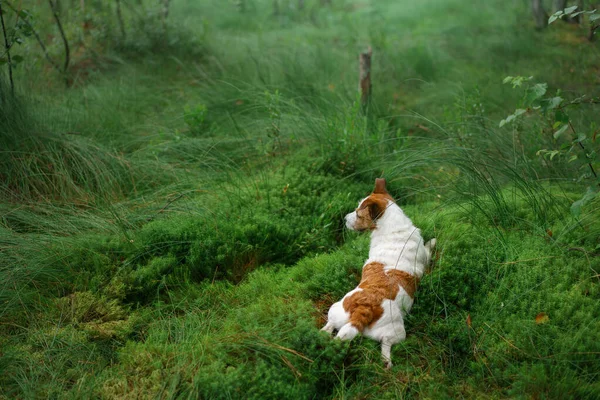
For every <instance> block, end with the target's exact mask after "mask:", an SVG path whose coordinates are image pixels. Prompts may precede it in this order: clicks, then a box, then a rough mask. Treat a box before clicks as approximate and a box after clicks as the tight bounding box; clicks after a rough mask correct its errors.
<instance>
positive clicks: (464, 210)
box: [0, 0, 600, 399]
mask: <svg viewBox="0 0 600 400" xmlns="http://www.w3.org/2000/svg"><path fill="white" fill-rule="evenodd" d="M154 3H155V2H152V4H154ZM241 3H244V4H246V7H245V8H244V7H241V8H236V4H234V3H233V2H231V3H230V2H227V3H223V4H221V3H218V4H217V2H208V1H205V2H202V1H200V2H197V1H180V2H173V4H172V10H171V13H170V16H169V18H170V21H171V22H170V23H169V25H168V31H166V32H165V31H164V28H163V26H162V25H161V24H155V23H154V22H155V21H154V20H153V19H152V18H154V17H155V16H156V15H155V14H153V12H154V11H153V10H154V9H153V8H152V6H151V5H150V2H146V3H144V4H146V6H147V7H148V8H147V10H148V16H147V18H148V19H147V20H144V21H146V22H145V23H143V24H142V23H139V21H138V19H137V18H138V17H139V15H137V14H134V13H131V14H130V13H129V12H128V13H126V14H125V18H126V19H125V22H126V27H127V29H128V32H129V34H128V35H127V37H126V38H122V37H120V36H119V33H118V32H119V31H118V29H117V27H116V25H111V24H110V23H106V21H107V19H106V15H109V14H106V15H105V14H103V13H110V9H108V8H103V7H104V6H98V7H99V8H98V9H97V10H96V14H92V15H91V16H88V17H86V18H91V20H93V21H94V25H93V26H94V28H93V32H92V33H90V34H87V33H86V35H88V36H86V35H83V36H78V35H80V32H79V30H80V29H81V26H80V24H78V23H77V22H76V21H78V19H77V18H80V17H81V14H80V13H81V10H80V9H78V8H77V7H75V8H72V9H71V8H69V10H64V11H63V12H64V13H65V14H64V15H65V19H66V22H67V23H66V24H65V25H66V29H67V32H68V33H69V34H70V35H72V37H78V38H79V39H78V40H77V41H75V42H76V44H77V49H78V50H77V51H76V52H74V54H76V56H75V57H74V64H73V70H72V76H71V78H72V82H71V84H72V85H71V86H70V87H69V88H64V87H63V80H62V79H61V77H60V76H57V75H56V73H55V72H54V71H52V70H50V69H47V68H45V67H43V60H42V58H41V57H40V55H39V53H37V52H36V51H37V50H36V47H35V43H33V42H32V43H26V44H24V45H23V50H22V51H23V52H24V54H27V55H29V58H28V59H27V60H29V62H25V63H23V64H22V65H21V66H20V67H19V69H18V70H17V71H16V72H15V80H16V82H17V93H18V96H17V99H16V100H10V99H8V98H6V97H5V98H3V99H2V101H3V103H2V106H3V107H2V109H1V110H0V114H1V116H2V122H0V127H1V128H2V133H1V134H0V145H1V146H2V149H3V150H1V151H2V154H3V156H2V158H1V159H0V178H1V179H0V281H1V283H0V317H1V322H0V333H1V335H0V349H1V350H0V371H1V373H0V388H1V389H0V390H1V391H0V396H4V397H6V398H260V399H264V398H278V399H279V398H373V399H385V398H390V399H391V398H578V399H579V398H589V399H594V398H597V397H598V396H599V395H600V386H599V384H598V381H600V380H599V376H598V375H599V374H600V307H598V305H599V300H600V276H599V274H600V263H598V261H597V258H598V255H599V250H600V248H599V240H600V223H599V222H600V214H599V213H600V211H599V210H600V209H599V208H598V205H599V203H598V200H597V199H596V200H595V201H592V202H590V203H588V204H586V205H585V206H584V207H583V209H582V213H581V215H579V216H577V217H576V216H574V215H573V214H572V213H571V211H570V206H571V204H572V203H573V202H574V201H575V200H577V199H579V198H581V196H582V194H583V193H585V190H586V186H588V185H589V183H587V182H586V181H583V182H579V183H578V182H576V180H577V178H578V177H579V176H580V175H581V172H582V171H584V170H586V168H588V166H587V165H586V163H585V162H583V161H576V162H572V163H569V162H567V161H566V160H560V159H556V160H553V162H549V161H548V160H545V159H543V158H540V157H538V156H536V152H537V150H540V149H543V148H552V147H557V146H560V144H561V142H557V141H555V140H554V138H553V137H552V131H550V132H548V128H547V127H545V126H544V123H543V122H542V121H541V120H539V119H536V118H534V117H527V118H525V119H524V120H523V122H522V123H520V124H519V125H516V126H513V127H510V128H503V129H498V128H497V126H498V122H499V120H500V119H502V118H505V117H506V115H508V114H510V113H512V112H513V111H514V109H515V107H516V103H517V101H518V97H519V94H518V93H517V92H515V91H513V90H511V89H510V88H509V87H508V86H506V85H502V79H503V78H504V76H506V75H525V76H529V75H534V76H535V77H536V80H537V81H541V82H548V83H549V86H550V87H551V88H552V89H556V88H563V89H564V90H565V91H566V92H568V95H571V94H572V96H573V97H577V96H578V95H579V94H584V93H585V94H588V95H590V96H593V95H598V85H597V84H598V67H597V65H598V60H600V53H599V51H598V50H599V49H598V45H597V44H591V43H588V42H586V41H585V40H584V39H580V38H581V37H583V36H584V35H585V32H584V30H583V29H580V28H578V27H575V26H571V25H567V24H564V25H556V26H553V27H552V28H551V29H548V30H547V31H544V32H537V31H535V30H534V29H533V23H532V22H531V21H530V17H529V14H528V10H527V7H526V6H525V5H524V4H521V3H506V2H501V1H487V2H476V4H475V5H474V4H473V3H472V2H466V1H464V0H446V1H442V0H424V1H421V2H409V1H377V2H374V1H371V2H369V1H366V2H354V1H335V0H334V1H333V2H331V3H332V4H331V5H327V4H325V5H323V4H322V3H327V2H321V1H316V0H315V1H308V0H307V1H306V2H304V3H305V8H303V9H299V8H298V7H297V3H296V2H291V1H290V2H287V1H280V2H279V3H280V8H279V10H278V13H277V14H276V15H274V13H273V11H274V10H273V9H272V7H273V2H271V1H246V2H240V4H241ZM238 6H239V4H238ZM31 8H32V12H33V13H34V14H35V15H36V16H37V18H38V20H39V21H41V22H40V25H39V27H40V31H41V32H44V33H45V34H49V33H48V32H51V30H52V26H51V25H50V23H49V21H50V20H48V21H46V20H44V18H47V17H48V15H47V14H45V11H44V8H43V5H42V4H41V3H40V4H37V3H36V4H35V5H33V6H32V7H31ZM67 8H68V7H67ZM88 12H89V9H88ZM44 21H45V22H44ZM140 21H141V20H140ZM153 21H154V22H153ZM113 22H114V21H113ZM45 24H48V26H46V25H45ZM103 24H104V25H103ZM367 45H371V46H372V47H373V51H374V59H373V62H374V66H373V87H374V97H373V103H372V104H371V106H370V109H369V113H368V114H367V115H365V114H364V113H361V110H360V106H359V105H358V104H357V101H356V100H357V97H356V93H355V91H356V83H357V82H356V79H357V71H356V68H357V67H356V64H357V62H356V56H357V54H358V52H359V51H361V50H363V49H364V47H366V46H367ZM49 50H50V52H51V54H53V55H59V54H60V43H59V42H58V41H53V42H52V43H51V44H50V46H49ZM2 89H3V93H6V90H5V89H6V83H4V82H3V83H2ZM573 122H574V123H575V124H576V125H577V126H578V127H583V128H582V129H584V130H589V132H590V133H593V130H594V129H595V128H594V127H595V126H597V124H598V123H599V122H600V121H598V117H597V113H596V112H595V111H594V110H593V109H591V108H590V109H587V108H582V109H581V110H580V111H579V112H577V113H574V114H573ZM582 159H584V158H583V157H582ZM594 165H595V164H594ZM596 168H597V169H598V166H597V165H596ZM379 176H383V177H385V178H386V179H387V180H388V186H389V190H390V192H391V193H392V195H393V196H394V197H395V198H396V199H397V200H398V203H399V204H400V205H401V206H402V207H403V209H404V210H405V212H406V213H407V214H408V215H409V216H410V217H411V218H412V219H413V221H414V223H415V224H416V225H417V226H418V227H420V228H421V229H422V231H423V234H424V236H425V237H426V238H427V239H429V238H432V237H436V238H437V240H438V242H437V243H438V248H437V250H436V254H435V261H434V262H433V265H432V266H431V270H430V271H429V272H428V273H427V274H426V275H425V277H424V279H423V280H422V282H421V285H420V288H419V291H418V293H417V296H416V301H415V306H414V307H413V310H412V312H411V314H410V315H409V316H408V318H407V322H406V324H407V328H408V336H407V340H406V341H404V342H402V343H401V344H398V345H396V346H395V347H394V349H393V352H392V358H393V360H394V363H395V365H394V367H393V368H392V369H391V370H389V371H388V370H385V369H384V368H383V364H382V363H381V362H380V351H379V348H378V344H377V343H375V342H372V341H369V340H366V339H364V340H363V339H360V338H359V339H357V340H355V341H353V342H352V343H342V342H339V341H335V340H331V339H330V338H329V337H327V335H325V334H324V333H322V332H320V331H319V328H320V327H321V326H322V324H323V323H324V318H325V315H326V312H327V309H328V307H329V306H330V305H331V304H332V303H333V302H334V301H337V300H338V299H339V298H340V297H341V296H343V295H344V294H345V293H346V292H347V291H348V290H350V289H351V288H353V287H354V286H355V285H356V284H357V282H358V280H359V279H360V269H361V266H362V263H363V261H364V259H365V258H366V257H367V254H368V245H369V243H368V237H367V236H361V235H358V234H355V233H352V232H348V231H346V230H345V229H344V227H343V216H344V215H345V214H346V213H347V212H349V211H351V210H352V209H353V208H354V207H355V206H356V202H357V201H358V200H359V199H360V198H362V197H364V196H365V195H367V194H368V193H369V192H370V190H371V189H372V184H373V181H374V178H376V177H379Z"/></svg>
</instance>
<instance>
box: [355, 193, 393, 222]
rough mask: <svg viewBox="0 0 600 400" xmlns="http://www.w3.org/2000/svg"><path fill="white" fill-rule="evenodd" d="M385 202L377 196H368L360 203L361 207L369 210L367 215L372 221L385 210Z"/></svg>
mask: <svg viewBox="0 0 600 400" xmlns="http://www.w3.org/2000/svg"><path fill="white" fill-rule="evenodd" d="M386 206H387V202H386V201H384V200H383V199H381V198H378V197H368V198H367V199H366V200H365V201H364V202H363V204H362V206H361V208H366V209H368V210H369V216H370V217H371V220H372V221H375V220H377V218H379V217H381V216H382V215H383V213H384V212H385V209H386Z"/></svg>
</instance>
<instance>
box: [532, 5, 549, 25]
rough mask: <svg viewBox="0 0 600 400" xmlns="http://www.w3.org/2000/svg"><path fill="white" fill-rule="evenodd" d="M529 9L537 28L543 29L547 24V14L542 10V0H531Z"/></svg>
mask: <svg viewBox="0 0 600 400" xmlns="http://www.w3.org/2000/svg"><path fill="white" fill-rule="evenodd" d="M531 10H532V12H533V18H534V19H535V25H536V28H537V29H543V28H545V27H546V26H547V25H548V14H547V13H546V10H544V6H543V4H542V0H531Z"/></svg>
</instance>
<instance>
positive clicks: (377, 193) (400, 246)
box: [322, 179, 435, 368]
mask: <svg viewBox="0 0 600 400" xmlns="http://www.w3.org/2000/svg"><path fill="white" fill-rule="evenodd" d="M346 226H347V227H348V228H349V229H352V230H355V231H368V230H370V231H371V247H370V250H369V259H368V260H367V261H366V262H365V265H364V266H363V270H362V279H361V281H360V284H359V285H358V287H357V288H355V289H354V290H352V291H350V292H349V293H347V294H346V295H345V296H344V298H343V299H342V300H340V301H338V302H337V303H335V304H334V305H332V306H331V308H330V309H329V314H328V317H327V324H326V325H325V326H324V327H323V329H322V330H324V331H326V332H328V333H333V331H334V330H338V334H337V336H336V337H337V338H339V339H342V340H352V339H353V338H354V337H355V336H356V335H357V334H358V333H359V332H360V333H362V334H363V335H364V336H366V337H369V338H371V339H374V340H377V341H378V342H381V354H382V356H383V360H384V362H385V365H386V367H387V368H390V367H391V366H392V361H391V357H390V353H391V349H392V345H393V344H395V343H398V342H400V341H402V340H404V339H405V338H406V331H405V330H404V316H405V315H406V314H407V313H408V312H409V311H410V308H411V307H412V305H413V299H414V295H415V291H416V289H417V284H418V282H419V280H420V279H421V277H422V276H423V273H424V272H425V267H426V266H427V264H428V263H429V261H430V259H431V252H432V250H433V248H434V246H435V239H431V240H430V241H429V242H427V243H425V244H423V238H422V237H421V231H420V230H419V229H418V228H416V227H415V226H414V225H413V223H412V221H411V220H410V219H409V218H408V217H407V216H406V215H405V214H404V212H403V211H402V210H401V209H400V207H398V205H397V204H396V203H395V202H394V199H393V198H392V197H391V196H390V195H389V193H388V192H387V190H386V188H385V180H384V179H377V180H376V181H375V190H374V191H373V193H371V195H370V196H369V197H367V198H365V199H363V200H361V201H360V203H359V204H358V208H357V209H356V210H355V211H354V212H352V213H350V214H348V215H346Z"/></svg>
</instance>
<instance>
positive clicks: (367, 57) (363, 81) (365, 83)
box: [358, 46, 373, 114]
mask: <svg viewBox="0 0 600 400" xmlns="http://www.w3.org/2000/svg"><path fill="white" fill-rule="evenodd" d="M372 55H373V49H371V46H369V48H368V49H367V51H366V52H363V53H360V55H359V57H358V64H359V68H360V73H359V81H358V91H359V92H360V105H361V110H362V111H363V113H365V114H366V112H367V109H368V107H369V103H370V101H371V88H372V86H371V56H372Z"/></svg>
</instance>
